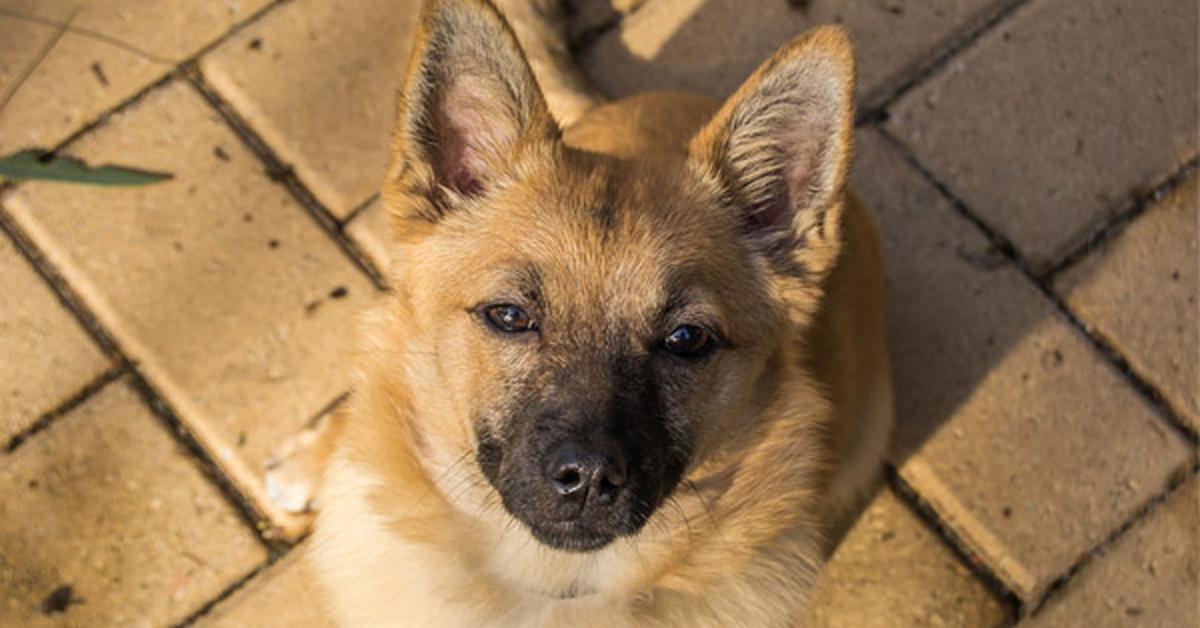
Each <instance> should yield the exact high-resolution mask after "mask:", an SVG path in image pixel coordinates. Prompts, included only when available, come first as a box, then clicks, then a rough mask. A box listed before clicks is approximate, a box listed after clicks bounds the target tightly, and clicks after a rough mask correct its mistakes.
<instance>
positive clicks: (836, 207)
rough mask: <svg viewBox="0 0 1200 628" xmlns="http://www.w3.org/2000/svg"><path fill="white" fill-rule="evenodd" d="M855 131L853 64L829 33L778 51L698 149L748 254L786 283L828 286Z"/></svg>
mask: <svg viewBox="0 0 1200 628" xmlns="http://www.w3.org/2000/svg"><path fill="white" fill-rule="evenodd" d="M853 126H854V54H853V49H852V46H851V43H850V38H849V36H848V35H847V33H846V31H845V30H844V29H842V28H840V27H836V26H825V27H821V28H818V29H815V30H813V31H811V32H809V33H808V34H806V35H803V36H801V37H799V38H797V39H795V40H793V41H792V42H791V43H790V44H788V45H787V46H785V47H784V48H782V49H781V50H780V51H779V52H777V53H776V54H775V55H774V56H773V57H772V58H771V59H769V60H768V61H767V62H765V63H764V64H763V65H762V66H761V67H759V68H758V70H757V71H755V73H754V74H753V75H752V76H751V77H750V78H749V79H748V80H747V81H746V82H745V83H744V84H743V85H742V87H741V88H740V89H738V91H737V92H736V93H734V94H733V96H731V97H730V98H729V99H728V100H727V101H726V102H725V104H724V106H722V108H721V109H720V111H718V112H717V114H716V115H715V116H714V117H713V119H712V121H710V122H709V123H708V125H706V126H705V127H704V128H703V129H702V130H701V131H700V132H699V133H698V134H697V135H696V137H695V138H694V139H693V140H692V143H691V146H690V155H691V160H692V163H693V165H695V166H697V167H699V168H700V170H701V171H702V172H703V173H704V174H705V175H706V176H707V177H709V178H711V179H715V180H716V182H717V185H718V186H719V188H720V189H721V190H722V192H723V195H724V196H725V200H726V204H727V205H728V206H729V207H732V208H735V210H736V211H737V212H738V213H739V215H738V219H739V221H740V222H741V224H742V225H743V228H744V231H745V233H746V236H747V237H748V238H749V240H750V242H751V244H752V246H754V247H755V248H756V249H757V250H759V251H760V252H761V253H763V254H764V255H766V256H767V258H768V259H769V261H770V262H771V264H772V267H773V268H774V269H775V270H777V271H780V272H782V273H785V274H790V275H805V276H812V275H816V276H817V277H818V278H820V277H823V276H824V275H825V274H826V273H827V272H828V271H829V269H830V268H832V266H833V263H834V262H835V261H836V258H837V255H838V251H839V245H840V224H841V211H842V194H843V188H844V185H845V179H846V171H847V168H848V166H849V162H850V153H851V137H852V133H853Z"/></svg>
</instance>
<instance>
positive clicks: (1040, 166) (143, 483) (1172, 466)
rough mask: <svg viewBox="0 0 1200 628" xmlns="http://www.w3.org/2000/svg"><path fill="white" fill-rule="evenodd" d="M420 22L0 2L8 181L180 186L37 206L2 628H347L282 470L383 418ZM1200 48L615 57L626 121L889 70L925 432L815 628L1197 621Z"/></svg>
mask: <svg viewBox="0 0 1200 628" xmlns="http://www.w3.org/2000/svg"><path fill="white" fill-rule="evenodd" d="M597 1H599V0H597ZM587 2H588V0H583V1H582V3H583V4H586V3H587ZM416 4H417V2H416V0H389V1H388V2H386V3H385V2H380V1H376V0H370V1H367V0H364V1H362V2H353V3H338V4H337V8H336V9H335V8H333V7H334V5H333V4H332V3H327V2H321V1H320V0H277V1H274V2H270V1H268V0H256V1H251V0H238V1H236V2H235V1H232V0H230V1H212V2H184V1H183V0H176V1H172V2H167V3H155V4H153V5H151V4H148V3H140V2H134V1H133V0H130V1H128V2H126V1H119V2H114V3H111V6H110V7H108V8H106V9H105V10H104V11H99V10H97V9H95V8H84V9H82V10H79V11H78V12H75V11H74V9H73V6H74V4H73V3H70V2H49V3H47V2H34V1H32V0H11V1H9V2H5V3H3V4H2V5H0V96H2V97H3V98H4V100H0V102H3V103H4V104H3V105H2V107H3V108H2V109H0V153H5V152H8V151H11V150H15V149H17V148H21V147H30V146H40V147H46V148H54V147H60V148H61V149H62V150H63V152H66V153H69V154H73V155H77V156H80V157H84V158H87V159H89V160H95V161H101V162H103V161H112V162H119V163H122V164H126V165H131V166H140V167H143V168H149V169H154V170H165V171H169V172H172V173H173V175H174V178H173V179H172V180H171V181H170V182H168V183H164V184H160V185H157V186H153V187H148V188H142V189H112V190H98V189H95V188H83V187H74V186H62V185H52V184H20V185H16V186H11V185H10V186H7V187H6V188H4V189H3V190H2V191H0V194H2V196H0V227H2V228H3V232H4V233H0V285H2V286H3V288H4V292H5V294H8V295H18V296H19V298H8V299H4V300H3V301H0V448H2V449H0V591H3V593H2V594H0V596H2V597H0V625H10V624H14V623H15V624H17V625H95V624H108V625H126V624H138V625H140V624H148V625H173V624H184V625H190V624H196V625H221V626H236V625H264V626H266V625H288V626H295V625H314V626H319V625H327V624H326V623H325V622H326V621H327V620H325V619H324V617H323V616H322V615H321V612H320V609H319V608H318V607H317V606H316V605H315V602H314V600H313V598H314V595H313V594H312V589H311V586H312V585H311V581H310V576H309V574H307V573H306V571H305V564H304V562H303V560H302V554H303V551H304V547H305V545H304V543H303V542H300V543H298V544H297V543H295V542H293V541H291V540H289V539H288V538H280V537H279V536H278V535H276V536H273V537H272V536H271V533H272V532H277V531H276V530H274V528H275V526H278V525H286V524H289V523H291V522H290V521H288V520H287V519H286V517H284V516H283V515H282V514H281V513H278V512H274V511H272V510H271V508H270V507H269V506H268V505H267V504H266V502H265V500H264V494H265V489H264V488H263V486H262V465H263V463H264V462H265V460H266V459H267V457H268V456H269V454H270V452H271V449H272V448H273V446H274V445H275V443H277V442H279V440H281V439H282V438H284V437H286V435H288V434H290V433H292V432H294V431H295V430H296V429H298V428H299V427H301V426H303V425H304V424H305V423H306V422H308V421H310V420H312V419H314V418H315V417H317V416H318V415H319V414H320V413H321V412H323V411H325V410H326V409H327V408H328V406H329V405H330V404H331V403H333V402H335V401H336V400H337V399H338V398H339V397H340V395H342V394H343V393H345V392H346V391H347V389H348V387H349V380H348V378H347V369H346V368H345V366H344V363H343V360H342V359H341V358H340V357H339V356H340V355H341V353H342V352H343V351H344V349H345V347H346V346H347V343H348V342H349V340H348V339H349V338H351V337H352V333H351V332H352V329H353V325H354V323H353V321H354V313H355V312H356V311H358V310H360V309H361V308H362V307H363V306H364V305H365V304H366V303H367V302H369V301H370V299H371V298H372V297H373V295H374V294H375V293H376V292H377V291H378V290H379V289H380V288H381V283H380V281H379V279H380V278H381V277H382V276H383V274H382V272H381V271H384V270H385V269H386V267H387V265H388V261H387V259H388V255H389V253H388V247H387V225H386V216H385V215H384V213H383V210H382V207H380V205H379V203H378V201H377V200H376V199H375V195H374V193H375V190H376V188H377V187H378V183H379V177H380V176H381V173H382V168H383V167H384V163H385V161H386V156H387V152H386V151H387V145H388V141H389V140H388V138H389V135H390V125H391V115H392V110H393V107H394V102H393V97H394V89H395V86H396V84H397V82H398V79H399V75H398V72H397V68H398V67H400V66H401V65H402V64H403V61H404V59H403V54H404V51H405V50H406V49H407V46H408V37H409V29H410V27H411V22H412V16H413V13H412V11H413V10H414V8H415V6H416ZM574 4H576V5H579V4H581V2H574ZM594 9H595V7H592V9H591V10H589V11H585V12H584V15H587V16H591V17H589V18H588V19H590V20H591V19H593V18H594V16H597V15H609V16H612V15H615V14H611V13H606V12H604V11H598V10H594ZM1197 17H1198V16H1197V8H1196V5H1195V3H1194V2H1191V1H1190V0H1164V2H1159V3H1153V4H1148V3H1138V2H1133V1H1132V0H1125V1H1122V0H1103V1H1102V2H1095V3H1082V2H1074V1H1072V0H935V1H931V2H921V3H916V2H903V1H898V0H852V1H839V2H835V1H833V0H810V1H808V2H787V1H785V0H753V1H752V2H734V1H733V0H646V2H645V3H644V4H643V5H642V6H641V7H640V8H638V9H637V10H635V11H633V12H632V13H630V14H628V15H626V16H624V17H623V19H620V20H619V21H610V22H605V20H603V19H600V20H594V21H592V22H589V25H590V26H592V27H593V29H592V30H590V31H588V34H587V36H585V37H583V38H582V39H581V41H580V48H581V50H580V55H579V56H580V59H581V61H582V63H583V65H584V69H585V71H586V72H587V73H589V74H590V75H591V76H592V77H593V78H594V79H595V81H596V82H597V84H598V85H599V86H600V87H601V89H602V90H603V91H605V92H607V93H608V94H610V95H613V96H619V95H623V94H627V93H632V92H636V91H639V90H642V89H646V88H651V87H666V88H686V89H693V90H697V91H701V92H704V93H708V94H710V95H713V96H721V95H724V94H725V93H727V92H728V91H729V90H731V89H732V88H733V87H735V86H736V85H737V84H738V82H739V81H740V80H741V79H742V78H743V77H744V76H745V75H746V74H747V73H748V72H749V71H750V70H751V69H752V68H753V67H754V66H755V65H756V64H757V63H758V62H759V61H760V60H761V59H762V58H763V57H765V56H766V55H767V54H768V53H769V52H770V51H771V50H773V49H774V48H775V47H776V46H777V45H779V44H780V43H782V42H783V41H786V40H787V39H788V38H790V37H791V36H793V35H794V34H796V33H798V32H800V31H802V30H803V29H804V28H806V27H807V26H809V25H811V24H815V23H820V22H826V21H837V22H842V23H844V24H846V25H847V26H848V27H849V28H850V29H851V31H852V32H853V33H854V35H855V36H856V37H857V40H858V43H859V59H860V67H861V81H860V84H859V103H860V106H861V112H862V115H861V116H860V118H861V119H862V120H863V123H862V125H861V128H860V132H859V151H858V153H859V156H858V161H857V164H856V167H855V171H854V174H853V182H854V185H855V187H856V188H857V189H858V191H859V192H860V194H861V195H862V197H863V198H864V199H865V200H866V201H867V204H868V206H870V207H871V208H872V210H873V211H874V212H875V214H876V216H877V218H878V220H879V223H880V226H881V229H882V234H883V241H884V249H885V256H886V261H887V273H888V296H889V303H890V309H889V314H888V328H889V334H890V338H891V342H892V348H893V354H894V361H895V371H896V381H897V410H898V416H899V425H898V427H897V434H896V439H895V443H894V447H893V451H892V453H891V456H890V460H889V468H890V469H891V471H889V478H890V479H889V482H888V486H886V487H885V488H884V489H883V491H882V492H881V493H880V495H879V496H878V497H877V498H876V499H875V501H874V502H873V503H872V504H871V506H870V507H869V508H868V509H867V511H866V512H865V513H864V514H863V516H862V517H861V518H860V520H859V522H858V524H857V525H856V526H855V527H854V528H853V529H852V530H851V531H850V533H849V534H848V536H847V538H846V540H845V541H844V542H843V543H842V545H841V546H840V548H839V549H838V551H837V553H836V554H835V556H834V558H833V561H832V564H831V566H830V568H829V569H828V570H827V572H826V573H825V574H824V577H823V579H822V583H821V588H820V595H819V596H818V598H819V603H818V605H817V607H816V608H815V609H814V621H813V623H814V624H816V625H822V626H910V625H911V626H933V625H946V626H979V625H984V626H987V625H1011V624H1014V623H1028V624H1030V625H1037V626H1069V625H1091V624H1098V625H1104V626H1108V625H1113V626H1123V625H1130V626H1133V625H1155V626H1174V625H1178V626H1191V625H1196V624H1197V623H1198V622H1200V607H1198V606H1197V603H1196V595H1195V592H1196V590H1197V587H1200V582H1197V579H1198V573H1200V570H1198V569H1197V567H1196V546H1197V540H1196V535H1197V526H1198V525H1200V524H1198V523H1197V518H1196V504H1197V499H1198V498H1200V496H1198V494H1197V492H1196V491H1197V489H1196V486H1197V480H1196V479H1195V477H1194V476H1195V472H1196V464H1197V459H1196V435H1197V427H1198V423H1197V420H1198V418H1197V406H1196V403H1197V401H1196V399H1197V392H1196V391H1197V389H1198V385H1197V384H1198V382H1197V377H1198V375H1197V367H1196V364H1197V354H1198V351H1200V347H1198V346H1197V343H1198V340H1197V332H1196V329H1197V315H1196V314H1197V311H1196V308H1197V305H1196V295H1197V281H1198V279H1200V278H1198V276H1197V268H1198V264H1197V255H1198V251H1197V235H1196V222H1197V213H1198V211H1200V198H1198V194H1200V186H1198V184H1197V167H1196V162H1197V153H1198V147H1197V126H1196V125H1197V120H1196V112H1197V109H1198V103H1197V91H1198V90H1197V77H1198V76H1200V71H1198V68H1197V60H1196V59H1197V44H1196V41H1197V36H1196V35H1197V33H1196V24H1197ZM67 20H70V23H69V24H66V25H65V22H66V21H67ZM597 24H601V25H604V26H601V27H600V28H599V30H595V26H596V25H597ZM42 51H45V53H44V58H42V59H41V61H40V62H37V60H38V58H39V56H42ZM35 62H36V64H35ZM25 75H28V78H27V79H26V80H24V81H23V82H22V81H21V77H23V76H25ZM10 95H11V96H10ZM64 141H65V142H66V144H65V145H62V146H60V144H61V143H62V142H64ZM255 537H260V539H259V540H255ZM264 537H270V538H264ZM66 586H69V587H70V589H69V591H67V590H65V589H64V587H66ZM64 591H65V592H64Z"/></svg>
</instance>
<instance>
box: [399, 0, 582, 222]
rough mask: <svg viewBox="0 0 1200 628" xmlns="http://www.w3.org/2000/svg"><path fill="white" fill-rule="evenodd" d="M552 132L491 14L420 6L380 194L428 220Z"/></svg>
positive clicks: (482, 9) (484, 8) (456, 6)
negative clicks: (388, 164)
mask: <svg viewBox="0 0 1200 628" xmlns="http://www.w3.org/2000/svg"><path fill="white" fill-rule="evenodd" d="M558 134H559V130H558V127H557V126H556V124H555V123H554V120H553V119H552V118H551V116H550V112H549V110H548V109H547V107H546V104H545V100H544V99H543V97H542V94H541V91H540V90H539V89H538V85H537V81H536V80H535V78H534V76H533V73H532V71H531V70H530V68H529V64H528V63H527V62H526V60H525V57H524V55H523V54H522V52H521V49H520V47H519V45H518V43H517V40H516V37H515V36H514V35H513V32H512V29H511V28H510V27H509V25H508V23H507V22H506V21H505V19H504V17H503V16H501V14H500V13H499V12H498V11H497V10H496V8H495V7H494V6H492V4H491V3H490V2H489V1H488V0H427V1H426V2H425V5H424V7H423V9H422V16H421V27H420V28H419V29H418V34H417V39H416V41H415V42H414V44H413V52H412V57H411V59H410V61H409V66H408V73H407V75H406V78H405V86H404V88H403V90H402V93H401V97H400V107H399V119H398V121H397V125H396V133H395V138H394V141H393V156H392V167H391V169H390V172H389V176H388V181H387V183H386V185H385V191H384V195H385V202H386V203H387V205H388V206H389V207H390V208H391V210H392V212H393V215H395V214H400V215H399V216H396V217H398V218H401V219H405V218H411V217H418V218H423V219H425V220H427V221H429V222H434V221H436V220H437V219H439V218H440V217H441V216H442V215H443V214H444V213H445V212H446V211H448V210H450V209H451V208H453V207H454V206H456V205H458V204H460V203H461V202H462V201H463V200H464V199H468V198H471V197H474V196H477V195H479V194H481V193H483V192H484V191H486V189H487V187H488V185H489V184H490V183H491V182H492V181H493V180H494V178H495V177H496V176H497V175H498V174H499V173H500V172H502V170H503V166H504V164H505V163H506V162H507V161H508V160H509V159H510V158H511V157H512V156H513V155H514V154H515V153H517V152H518V151H519V150H520V148H521V147H522V146H524V145H526V144H529V143H536V142H539V141H554V140H556V138H557V137H558Z"/></svg>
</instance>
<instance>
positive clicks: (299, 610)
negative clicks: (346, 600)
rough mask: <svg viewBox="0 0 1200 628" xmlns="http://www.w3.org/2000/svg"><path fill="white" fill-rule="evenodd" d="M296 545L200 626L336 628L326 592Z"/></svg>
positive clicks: (214, 627)
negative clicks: (326, 608)
mask: <svg viewBox="0 0 1200 628" xmlns="http://www.w3.org/2000/svg"><path fill="white" fill-rule="evenodd" d="M303 552H304V548H303V547H302V548H297V549H295V550H293V551H292V553H291V554H288V556H287V558H284V559H283V560H281V561H279V562H278V563H276V564H275V565H273V566H272V567H270V568H269V569H267V570H266V571H264V572H263V573H261V574H259V575H258V576H255V578H254V579H253V580H251V581H250V582H248V583H247V584H246V586H245V587H243V588H242V589H240V590H239V591H238V592H237V593H236V594H234V595H233V596H232V597H230V598H229V599H227V600H225V601H223V602H221V603H220V604H219V605H218V606H217V607H216V608H214V609H213V610H212V612H211V613H210V614H209V615H207V616H206V617H204V619H202V620H201V621H200V622H199V623H198V624H197V626H199V627H200V628H241V627H243V626H258V627H259V628H274V627H278V628H333V627H334V626H335V624H334V622H333V620H331V619H330V618H329V616H328V615H327V614H326V613H325V611H324V608H323V607H322V602H321V600H322V599H323V593H322V592H321V590H320V589H319V588H318V587H317V584H316V582H314V580H313V577H312V574H311V573H310V572H309V566H308V563H307V562H305V560H304V556H303Z"/></svg>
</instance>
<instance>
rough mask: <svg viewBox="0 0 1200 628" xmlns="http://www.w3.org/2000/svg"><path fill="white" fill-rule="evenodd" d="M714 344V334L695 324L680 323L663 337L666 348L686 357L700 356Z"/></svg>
mask: <svg viewBox="0 0 1200 628" xmlns="http://www.w3.org/2000/svg"><path fill="white" fill-rule="evenodd" d="M713 344H714V343H713V337H712V334H710V333H709V332H708V330H706V329H704V328H703V327H697V326H695V325H680V326H679V327H676V328H675V330H674V331H672V332H671V333H670V334H667V337H666V338H664V339H663V348H664V349H666V350H667V351H670V352H671V353H674V354H675V355H678V356H682V357H685V358H696V357H700V356H702V355H704V354H705V353H708V351H709V350H710V349H712V347H713Z"/></svg>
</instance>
